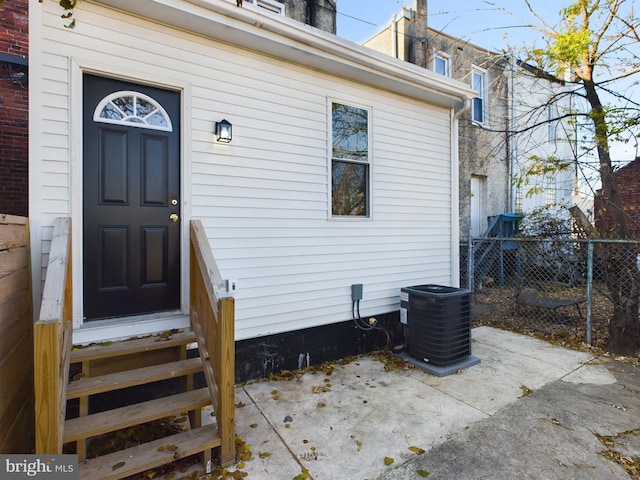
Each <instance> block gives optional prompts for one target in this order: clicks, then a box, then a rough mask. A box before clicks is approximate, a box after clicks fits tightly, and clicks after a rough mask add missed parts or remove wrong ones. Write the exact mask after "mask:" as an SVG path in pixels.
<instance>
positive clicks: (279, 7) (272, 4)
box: [246, 0, 284, 15]
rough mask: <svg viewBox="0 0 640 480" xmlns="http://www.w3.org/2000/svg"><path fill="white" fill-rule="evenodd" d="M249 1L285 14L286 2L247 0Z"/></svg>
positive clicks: (257, 5) (271, 10)
mask: <svg viewBox="0 0 640 480" xmlns="http://www.w3.org/2000/svg"><path fill="white" fill-rule="evenodd" d="M246 1H247V2H248V3H253V4H254V5H255V6H256V7H260V8H264V9H265V10H268V11H270V12H273V13H277V14H280V15H284V3H281V2H278V1H276V0H246Z"/></svg>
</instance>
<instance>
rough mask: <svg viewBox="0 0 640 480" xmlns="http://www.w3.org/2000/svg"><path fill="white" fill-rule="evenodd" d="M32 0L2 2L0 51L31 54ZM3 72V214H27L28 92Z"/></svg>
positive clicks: (0, 138)
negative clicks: (30, 17)
mask: <svg viewBox="0 0 640 480" xmlns="http://www.w3.org/2000/svg"><path fill="white" fill-rule="evenodd" d="M28 11H29V0H10V1H5V2H3V3H2V4H1V5H0V53H4V54H7V53H8V54H11V55H18V56H25V57H26V56H28V54H29V51H28V47H29V20H28ZM7 73H8V72H7V70H6V69H4V70H2V71H0V213H9V214H12V215H22V216H26V215H28V199H29V174H28V172H29V170H28V163H29V143H28V134H29V121H28V107H29V92H28V89H27V87H26V86H25V87H21V86H20V85H14V84H13V83H12V82H11V80H9V79H8V78H6V77H7Z"/></svg>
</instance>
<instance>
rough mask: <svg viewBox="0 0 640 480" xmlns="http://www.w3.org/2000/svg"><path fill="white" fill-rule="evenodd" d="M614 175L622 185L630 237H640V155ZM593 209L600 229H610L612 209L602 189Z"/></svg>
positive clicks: (621, 189) (623, 203)
mask: <svg viewBox="0 0 640 480" xmlns="http://www.w3.org/2000/svg"><path fill="white" fill-rule="evenodd" d="M614 175H615V177H616V180H617V181H618V185H619V186H620V197H621V200H622V205H624V207H623V210H624V212H625V214H626V216H627V225H628V227H629V238H633V239H640V157H638V158H636V159H635V160H634V161H632V162H630V163H628V164H626V165H625V166H624V167H622V168H619V169H618V170H616V171H615V173H614ZM593 210H594V212H595V213H594V215H595V221H596V228H597V229H598V231H599V232H606V231H608V230H610V229H611V224H612V220H611V211H610V209H609V206H608V205H607V202H606V201H605V199H604V198H603V197H602V191H601V190H599V191H598V193H597V195H596V197H595V199H594V202H593ZM605 236H606V235H605Z"/></svg>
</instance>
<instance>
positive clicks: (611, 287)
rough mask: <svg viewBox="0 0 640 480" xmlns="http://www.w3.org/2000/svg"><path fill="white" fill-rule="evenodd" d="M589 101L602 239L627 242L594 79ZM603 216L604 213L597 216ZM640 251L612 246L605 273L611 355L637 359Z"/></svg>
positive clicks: (587, 81) (589, 87)
mask: <svg viewBox="0 0 640 480" xmlns="http://www.w3.org/2000/svg"><path fill="white" fill-rule="evenodd" d="M583 82H584V87H585V91H586V94H587V99H588V101H589V104H590V105H591V119H592V121H593V126H594V127H595V133H596V148H597V151H598V160H599V164H600V180H601V182H602V194H601V195H602V200H603V201H602V205H603V208H606V209H607V214H608V215H606V216H604V218H607V217H608V218H610V219H611V224H609V222H602V225H603V227H602V231H601V232H600V235H601V236H602V238H612V239H628V238H629V230H628V226H627V218H626V214H625V212H624V208H623V207H624V205H623V204H622V199H621V196H620V188H619V186H618V181H617V179H616V177H615V175H614V174H613V173H614V172H613V168H612V165H611V156H610V153H609V140H608V136H609V128H608V126H607V121H606V118H605V115H606V114H605V111H604V108H603V107H602V103H601V102H600V98H599V96H598V92H597V91H596V87H595V83H594V82H593V81H592V79H591V78H589V79H584V80H583ZM595 214H596V215H603V214H604V212H595ZM637 254H638V251H637V248H636V247H635V245H632V244H621V243H620V244H612V245H610V246H609V247H608V248H606V249H605V256H604V261H605V266H606V268H605V271H606V283H607V290H608V292H609V296H610V300H611V302H612V304H613V315H612V316H611V319H610V320H609V339H608V340H607V349H608V350H609V351H611V352H612V353H615V354H617V355H624V356H634V355H635V354H636V350H637V348H638V341H639V340H640V324H639V323H638V294H639V290H640V289H639V287H640V275H639V274H638V265H637Z"/></svg>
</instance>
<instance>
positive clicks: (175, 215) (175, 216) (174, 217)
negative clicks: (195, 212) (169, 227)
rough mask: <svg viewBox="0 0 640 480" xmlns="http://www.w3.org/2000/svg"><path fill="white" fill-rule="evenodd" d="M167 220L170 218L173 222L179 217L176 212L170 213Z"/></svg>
mask: <svg viewBox="0 0 640 480" xmlns="http://www.w3.org/2000/svg"><path fill="white" fill-rule="evenodd" d="M169 220H171V221H172V222H173V223H175V222H177V221H178V220H180V217H179V216H178V214H177V213H172V214H171V215H169Z"/></svg>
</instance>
